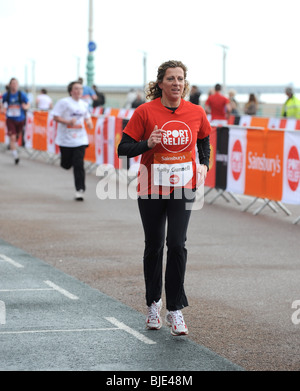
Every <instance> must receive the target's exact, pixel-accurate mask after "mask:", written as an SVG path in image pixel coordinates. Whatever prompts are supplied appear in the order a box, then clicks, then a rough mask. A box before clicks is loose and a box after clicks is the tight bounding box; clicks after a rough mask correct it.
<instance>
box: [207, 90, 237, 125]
mask: <svg viewBox="0 0 300 391" xmlns="http://www.w3.org/2000/svg"><path fill="white" fill-rule="evenodd" d="M221 90H222V86H221V85H220V84H216V85H215V92H214V93H213V94H211V95H209V97H208V99H207V100H206V102H205V111H206V113H207V114H211V120H212V121H213V120H219V121H227V120H228V118H229V116H230V113H231V110H232V107H231V104H230V100H229V99H228V98H226V97H225V96H224V95H222V94H221Z"/></svg>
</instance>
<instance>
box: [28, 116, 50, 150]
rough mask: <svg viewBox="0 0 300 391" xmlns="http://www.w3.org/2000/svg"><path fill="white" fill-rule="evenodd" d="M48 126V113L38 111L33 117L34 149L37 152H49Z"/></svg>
mask: <svg viewBox="0 0 300 391" xmlns="http://www.w3.org/2000/svg"><path fill="white" fill-rule="evenodd" d="M47 125H48V113H47V112H46V111H36V112H34V115H33V135H32V148H33V149H36V150H37V151H47V150H48V143H47V141H48V140H47Z"/></svg>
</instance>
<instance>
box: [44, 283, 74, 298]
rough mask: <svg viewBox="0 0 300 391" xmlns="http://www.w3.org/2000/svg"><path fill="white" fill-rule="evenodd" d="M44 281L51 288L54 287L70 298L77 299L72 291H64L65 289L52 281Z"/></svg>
mask: <svg viewBox="0 0 300 391" xmlns="http://www.w3.org/2000/svg"><path fill="white" fill-rule="evenodd" d="M44 283H45V284H47V285H49V286H50V287H51V288H53V289H55V290H56V291H58V292H59V293H61V294H62V295H64V296H66V297H68V298H69V299H71V300H78V299H79V298H78V297H77V296H75V295H73V294H72V293H70V292H68V291H66V290H65V289H63V288H61V287H59V286H58V285H56V284H54V283H53V282H52V281H49V280H47V281H44Z"/></svg>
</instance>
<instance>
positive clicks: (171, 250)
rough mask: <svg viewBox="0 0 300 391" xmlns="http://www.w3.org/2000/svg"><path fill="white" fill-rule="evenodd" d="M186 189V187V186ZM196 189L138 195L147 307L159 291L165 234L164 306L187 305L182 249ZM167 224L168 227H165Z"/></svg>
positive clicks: (174, 307) (185, 257)
mask: <svg viewBox="0 0 300 391" xmlns="http://www.w3.org/2000/svg"><path fill="white" fill-rule="evenodd" d="M185 190H186V189H185ZM194 199H195V192H193V190H190V191H189V193H188V194H187V193H185V191H184V189H176V191H174V192H173V193H171V194H170V195H169V196H167V197H164V196H160V197H159V198H158V199H153V198H150V196H149V198H143V197H139V198H138V206H139V211H140V215H141V219H142V224H143V228H144V233H145V250H144V259H143V262H144V278H145V287H146V303H147V306H150V305H151V304H152V303H153V301H158V300H159V299H160V298H161V294H162V274H163V252H164V242H165V234H166V233H167V238H166V244H167V262H166V270H165V291H166V306H167V309H168V310H169V311H176V310H180V309H182V308H184V307H186V306H188V300H187V297H186V294H185V291H184V277H185V271H186V261H187V250H186V248H185V242H186V235H187V229H188V223H189V219H190V215H191V209H188V208H187V207H186V206H187V204H189V205H190V207H191V203H193V201H194ZM166 223H167V230H166Z"/></svg>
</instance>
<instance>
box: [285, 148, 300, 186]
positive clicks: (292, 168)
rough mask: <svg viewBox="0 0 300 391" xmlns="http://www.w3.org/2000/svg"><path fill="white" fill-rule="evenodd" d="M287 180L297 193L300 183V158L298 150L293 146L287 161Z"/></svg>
mask: <svg viewBox="0 0 300 391" xmlns="http://www.w3.org/2000/svg"><path fill="white" fill-rule="evenodd" d="M287 180H288V183H289V186H290V189H291V190H292V191H296V190H297V188H298V185H299V181H300V158H299V152H298V149H297V148H296V147H295V145H293V146H292V147H291V149H290V151H289V154H288V159H287Z"/></svg>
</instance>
